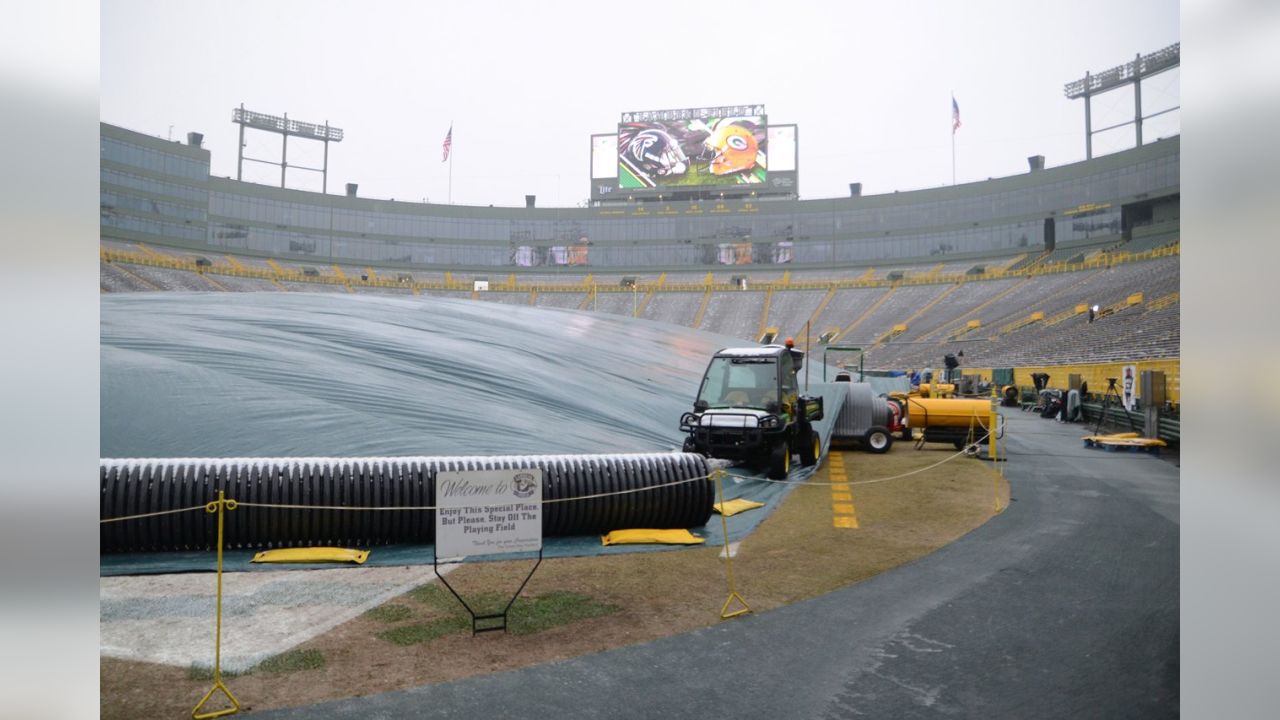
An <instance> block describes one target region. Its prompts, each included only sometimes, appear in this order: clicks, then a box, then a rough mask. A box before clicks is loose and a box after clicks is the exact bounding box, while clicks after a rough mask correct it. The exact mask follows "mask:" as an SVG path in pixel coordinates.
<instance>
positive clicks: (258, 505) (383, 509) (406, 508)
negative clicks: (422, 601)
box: [98, 421, 990, 524]
mask: <svg viewBox="0 0 1280 720" xmlns="http://www.w3.org/2000/svg"><path fill="white" fill-rule="evenodd" d="M979 425H982V423H981V422H980V421H979ZM983 429H986V427H985V426H983ZM989 435H990V433H989V432H988V433H987V434H986V435H983V436H982V437H981V438H979V439H978V440H976V441H975V442H974V443H973V444H975V445H980V444H981V443H982V442H983V441H984V440H986V439H987V437H988V436H989ZM965 454H966V453H965V451H964V450H961V451H960V452H957V453H956V454H954V455H951V456H949V457H946V458H944V459H942V460H939V461H938V462H936V463H934V464H932V465H927V466H925V467H922V468H917V469H915V470H911V471H908V472H905V473H901V474H899V475H892V476H889V477H884V478H875V479H873V480H855V481H851V482H842V483H835V482H816V481H809V480H773V479H770V478H765V477H753V476H748V475H735V474H733V473H729V472H726V473H725V475H727V476H728V477H731V478H735V479H737V480H758V481H761V482H767V483H774V484H778V485H812V486H815V487H829V486H831V485H840V486H845V485H875V484H877V483H883V482H889V481H890V480H901V479H902V478H906V477H911V476H912V475H917V474H919V473H922V472H925V471H926V470H932V469H933V468H936V467H938V466H939V465H943V464H945V463H948V462H951V461H952V460H955V459H956V458H958V457H960V456H962V455H965ZM714 478H715V474H714V473H712V474H711V475H701V476H698V477H693V478H686V479H684V480H677V481H675V482H669V483H663V484H661V485H650V486H649V487H642V488H631V489H628V490H617V491H614V492H604V493H594V494H592V495H578V496H575V497H568V498H554V499H551V500H543V501H542V504H543V505H551V504H554V503H562V502H576V501H579V500H597V499H599V498H605V497H613V496H616V495H630V494H633V493H641V492H649V491H651V490H663V489H666V488H670V487H674V486H676V485H684V484H687V483H692V482H700V481H703V480H711V479H714ZM231 502H234V501H228V503H231ZM237 504H238V506H239V507H246V508H250V507H256V508H275V509H279V510H351V511H356V512H389V511H417V512H423V511H431V510H438V509H439V506H436V505H415V506H397V507H368V506H360V505H284V504H280V503H255V502H239V503H237ZM207 507H208V506H207V505H193V506H191V507H187V508H180V509H177V510H163V511H160V512H154V513H143V514H141V515H125V516H122V517H114V518H106V519H103V520H99V521H98V522H99V523H100V524H102V523H112V522H122V521H125V520H138V519H141V518H147V517H157V516H160V515H172V514H174V513H181V512H189V511H192V510H203V509H206V508H207Z"/></svg>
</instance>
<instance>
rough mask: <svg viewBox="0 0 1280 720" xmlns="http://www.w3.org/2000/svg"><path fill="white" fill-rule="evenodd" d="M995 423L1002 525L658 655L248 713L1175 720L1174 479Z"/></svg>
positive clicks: (1054, 430) (650, 648)
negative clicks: (1003, 478)
mask: <svg viewBox="0 0 1280 720" xmlns="http://www.w3.org/2000/svg"><path fill="white" fill-rule="evenodd" d="M1005 414H1006V417H1007V419H1008V422H1007V433H1006V439H1007V446H1008V448H1009V451H1010V455H1011V457H1010V462H1008V463H1007V464H1006V468H1005V472H1006V475H1007V477H1008V478H1009V480H1010V484H1011V486H1012V495H1013V501H1012V502H1011V503H1010V506H1009V508H1008V509H1007V510H1006V511H1005V512H1004V513H1002V514H1001V515H999V516H997V517H996V518H994V519H992V520H991V521H990V522H988V523H987V524H986V525H984V526H982V527H981V528H978V529H977V530H975V531H974V532H972V533H970V534H969V535H967V536H965V537H963V538H961V539H960V540H958V541H957V542H955V543H953V544H951V545H949V546H947V547H945V548H943V549H941V550H939V551H937V552H935V553H933V554H931V555H929V556H927V557H925V558H922V559H920V560H919V561H916V562H914V563H911V564H908V565H905V566H902V567H899V568H897V569H895V570H892V571H890V572H887V573H884V574H882V575H879V576H877V577H875V578H872V579H870V580H867V581H864V582H861V583H858V584H856V585H851V586H849V587H845V588H842V589H840V590H837V591H835V592H832V593H829V594H827V595H823V596H821V597H817V598H814V599H811V600H807V601H804V602H800V603H796V604H794V605H790V606H787V607H784V608H779V609H777V610H774V611H770V612H766V613H760V614H758V615H752V616H747V617H744V618H740V619H735V620H732V621H727V622H723V623H720V624H717V625H715V626H713V627H709V628H706V629H703V630H699V631H696V632H692V633H687V634H684V635H678V636H674V637H670V638H665V639H663V640H658V641H655V642H650V643H645V644H642V645H636V646H631V647H625V648H620V649H618V650H613V651H609V652H604V653H599V654H595V655H588V656H584V657H580V658H576V659H573V660H568V661H563V662H557V663H552V664H547V665H541V666H537V667H531V668H526V669H523V670H518V671H512V672H504V673H498V674H494V675H488V676H482V677H475V678H470V679H467V680H461V681H457V682H452V683H445V684H440V685H431V686H426V687H420V688H414V689H411V690H405V691H397V692H389V693H385V694H381V695H375V696H369V697H361V698H352V699H347V700H341V701H334V702H327V703H321V704H317V705H311V706H306V707H299V708H288V709H281V710H274V711H265V712H254V713H253V715H254V716H255V717H262V718H316V717H325V718H364V719H377V718H438V717H485V718H537V717H558V718H608V719H609V720H618V719H619V718H652V717H681V718H683V717H702V718H712V717H726V718H855V717H873V718H925V717H982V718H1027V717H1035V718H1071V719H1072V720H1078V719H1079V718H1082V717H1088V718H1111V717H1123V718H1146V717H1150V718H1157V717H1158V718H1167V717H1175V716H1177V714H1178V681H1179V667H1178V649H1179V648H1178V643H1179V631H1178V608H1179V606H1178V534H1179V533H1178V531H1179V526H1178V469H1177V467H1176V466H1175V465H1174V464H1173V463H1170V462H1167V461H1164V460H1161V459H1158V458H1154V457H1151V456H1148V455H1145V454H1135V453H1128V452H1117V453H1112V452H1105V451H1101V450H1092V449H1085V448H1083V447H1082V443H1081V442H1080V437H1081V436H1082V435H1085V434H1090V433H1088V432H1087V430H1088V429H1087V428H1084V427H1083V426H1081V425H1063V424H1060V423H1057V422H1056V421H1053V420H1042V419H1040V418H1039V417H1037V416H1034V415H1031V414H1030V413H1021V412H1019V411H1017V410H1006V411H1005ZM966 462H970V461H966ZM749 545H750V543H747V545H746V546H744V548H743V550H742V552H750V547H749ZM748 600H749V599H748ZM423 662H433V663H436V662H448V658H447V657H430V656H427V655H426V654H425V653H424V657H423ZM297 681H299V682H302V681H304V680H303V678H298V680H297Z"/></svg>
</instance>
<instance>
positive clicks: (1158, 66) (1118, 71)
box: [1062, 43, 1182, 160]
mask: <svg viewBox="0 0 1280 720" xmlns="http://www.w3.org/2000/svg"><path fill="white" fill-rule="evenodd" d="M1181 46H1182V43H1174V44H1172V45H1170V46H1169V47H1166V48H1163V49H1161V50H1157V51H1155V52H1153V53H1151V54H1150V55H1143V54H1141V53H1139V54H1138V55H1137V57H1135V58H1134V60H1133V62H1129V63H1125V64H1123V65H1117V66H1115V67H1113V68H1111V69H1110V70H1104V71H1102V72H1100V73H1098V74H1097V75H1093V74H1090V73H1088V72H1085V74H1084V79H1082V80H1075V81H1072V82H1069V83H1067V84H1066V85H1064V86H1063V88H1062V91H1063V94H1065V95H1066V96H1067V98H1068V99H1070V100H1075V99H1076V98H1080V97H1082V98H1084V154H1085V158H1086V159H1089V160H1091V159H1093V136H1094V134H1095V133H1100V132H1105V131H1107V130H1114V129H1115V128H1118V127H1124V126H1125V125H1129V124H1130V123H1132V124H1133V126H1134V134H1135V136H1136V137H1137V140H1138V146H1139V147H1141V146H1142V121H1143V120H1149V119H1151V118H1153V117H1156V116H1157V115H1163V114H1165V113H1167V112H1171V111H1173V110H1177V109H1178V107H1179V106H1177V105H1175V106H1173V107H1171V108H1166V109H1164V110H1161V111H1160V112H1157V113H1152V114H1150V115H1146V116H1143V114H1142V81H1143V80H1145V79H1146V78H1149V77H1151V76H1152V75H1157V74H1159V73H1162V72H1164V71H1165V70H1172V69H1173V68H1176V67H1178V63H1179V58H1180V55H1181V52H1180V48H1181ZM1129 83H1133V120H1127V121H1125V122H1122V123H1116V124H1115V125H1111V126H1109V127H1104V128H1101V129H1099V130H1094V129H1093V120H1092V117H1091V108H1090V104H1089V98H1091V97H1093V96H1094V95H1098V94H1101V93H1104V92H1106V91H1108V90H1114V89H1115V88H1118V87H1122V86H1124V85H1128V84H1129Z"/></svg>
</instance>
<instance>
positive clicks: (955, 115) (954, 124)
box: [445, 95, 960, 147]
mask: <svg viewBox="0 0 1280 720" xmlns="http://www.w3.org/2000/svg"><path fill="white" fill-rule="evenodd" d="M959 127H960V106H959V105H957V104H956V96H955V95H952V96H951V134H952V135H955V134H956V129H958V128H959ZM445 146H446V147H448V141H446V142H445Z"/></svg>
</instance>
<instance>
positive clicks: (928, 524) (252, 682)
mask: <svg viewBox="0 0 1280 720" xmlns="http://www.w3.org/2000/svg"><path fill="white" fill-rule="evenodd" d="M934 447H938V448H939V449H936V450H935V449H927V450H922V451H916V450H913V449H912V448H910V447H908V446H906V445H905V444H903V445H898V446H895V447H894V448H893V450H892V451H891V452H889V453H887V454H884V455H867V454H865V453H860V452H845V453H843V458H844V465H845V468H846V474H847V477H848V479H849V481H850V482H851V483H852V484H851V486H850V488H849V492H850V494H851V495H852V504H853V506H854V514H855V517H856V519H857V524H858V528H857V529H847V528H840V527H835V526H834V525H833V509H832V503H833V498H832V489H831V487H830V486H829V485H823V484H820V483H830V482H832V478H831V476H830V474H829V468H830V465H829V464H825V463H824V466H823V467H822V468H821V469H820V470H819V471H818V472H817V473H815V474H814V476H813V477H812V478H811V481H812V482H813V483H815V484H813V485H805V486H801V487H798V488H796V489H795V490H794V491H793V492H792V493H791V494H790V495H789V496H788V497H787V499H786V500H785V501H784V502H783V504H782V505H781V507H779V508H778V509H777V510H776V511H775V512H774V513H773V514H772V515H771V516H770V517H769V518H768V519H766V520H765V521H764V522H763V523H761V525H760V527H759V528H757V530H756V531H755V532H754V533H753V534H752V535H751V536H749V537H748V538H746V539H745V540H744V541H743V542H742V543H741V545H740V546H739V547H738V550H737V555H736V557H735V558H734V560H733V568H734V575H735V577H736V579H737V583H738V592H739V594H740V595H741V596H742V597H743V598H745V599H746V601H747V602H748V603H749V604H750V606H751V608H752V609H753V610H754V611H756V612H762V611H766V610H770V609H772V608H776V607H779V606H781V605H786V604H789V603H793V602H796V601H798V600H802V599H805V598H809V597H814V596H816V595H820V594H822V593H826V592H829V591H831V590H835V589H837V588H839V587H842V586H844V585H848V584H849V583H853V582H857V581H859V580H863V579H865V578H868V577H871V576H872V575H875V574H877V573H880V572H884V571H885V570H888V569H890V568H893V567H896V566H898V565H901V564H903V563H906V562H910V561H911V560H915V559H916V558H919V557H921V556H923V555H925V554H927V553H929V552H932V551H933V550H936V549H938V548H940V547H942V546H943V545H946V544H947V543H950V542H952V541H954V540H955V539H957V538H959V537H960V536H962V535H964V534H965V533H967V532H969V531H971V530H973V529H974V528H976V527H978V526H979V525H981V524H983V523H984V522H986V521H987V520H988V519H989V518H990V517H992V515H993V514H994V513H995V511H996V507H997V504H998V505H999V507H1005V506H1007V505H1008V502H1009V494H1008V485H1007V484H1006V483H1005V482H1004V480H1003V479H1001V478H999V477H998V476H997V475H996V474H995V473H994V472H993V471H992V469H991V466H990V465H989V464H983V463H981V462H980V461H977V460H972V459H968V458H960V459H957V460H955V461H953V462H949V463H947V464H945V465H942V466H940V467H938V468H935V469H932V470H928V471H926V472H922V473H919V474H916V475H912V476H910V477H907V478H903V479H897V480H891V481H888V482H874V483H868V484H862V483H867V481H869V480H876V479H880V478H886V477H890V476H896V475H899V474H902V473H905V472H910V471H912V470H918V469H920V468H923V467H926V466H928V465H931V464H933V463H936V462H938V461H939V460H941V459H943V458H945V457H947V456H948V455H950V454H953V453H954V451H953V450H952V449H951V448H950V447H945V448H943V447H942V446H934ZM715 521H716V519H715V518H713V522H715ZM720 553H721V548H719V547H698V548H694V549H688V550H680V551H675V552H658V553H636V554H629V555H611V556H607V557H589V558H565V559H555V560H548V561H546V562H544V563H543V565H542V567H541V568H540V569H539V570H538V572H537V573H536V574H535V575H534V577H533V579H532V580H531V581H530V582H529V585H528V586H527V587H526V588H525V590H524V593H523V594H522V595H521V598H520V599H519V600H517V601H516V606H515V607H513V608H512V613H513V617H512V627H511V630H512V632H510V633H509V634H503V633H485V634H481V635H478V636H475V637H472V636H471V634H470V632H469V628H470V622H469V619H466V618H465V616H463V615H460V614H459V610H460V608H459V607H458V606H457V602H456V601H455V600H454V599H453V598H452V596H450V595H448V594H447V592H444V591H442V589H440V588H437V587H436V586H435V585H434V584H432V585H428V586H423V587H421V588H418V589H415V590H414V591H411V592H409V593H406V594H405V595H402V596H400V597H398V598H395V599H394V600H392V601H390V602H388V603H386V604H385V605H383V606H382V607H380V608H376V609H375V610H373V611H370V612H368V613H366V614H364V615H362V616H360V617H358V618H356V619H354V620H351V621H350V622H347V623H344V624H342V625H339V626H338V627H336V628H334V629H333V630H331V631H330V632H328V633H325V634H324V635H321V636H319V637H317V638H314V639H313V640H311V641H309V642H306V643H304V644H303V645H302V646H300V647H299V648H296V649H295V650H292V651H290V653H287V655H290V658H289V661H280V662H275V663H271V662H268V663H264V664H263V666H260V667H259V668H257V669H255V670H253V671H252V672H249V673H247V674H244V675H240V676H236V677H234V678H225V680H226V683H227V685H228V687H230V688H231V689H232V692H234V693H235V694H236V696H237V697H238V698H239V699H240V701H241V703H242V704H243V706H245V707H251V708H258V709H264V708H274V707H285V706H293V705H305V704H308V703H313V702H319V701H322V700H331V699H337V698H344V697H353V696H360V695H368V694H373V693H380V692H386V691H388V690H397V689H403V688H408V687H415V686H418V685H426V684H431V683H439V682H446V681H450V680H457V679H460V678H465V677H470V676H473V675H480V674H485V673H491V672H496V671H501V670H511V669H515V668H520V667H525V666H529V665H536V664H540V663H545V662H550V661H554V660H561V659H566V658H572V657H577V656H580V655H585V654H589V653H594V652H600V651H603V650H608V649H611V648H615V647H620V646H623V645H629V644H632V643H638V642H645V641H649V640H655V639H658V638H661V637H666V636H668V635H673V634H676V633H681V632H687V631H689V630H694V629H697V628H701V627H706V626H708V625H712V624H715V623H716V622H719V621H720V619H719V612H720V608H721V606H722V605H723V604H724V602H725V599H726V598H727V597H728V585H727V581H726V574H725V565H724V560H723V559H722V558H721V557H720ZM531 563H532V561H515V562H495V563H476V564H471V565H464V566H462V567H460V568H459V569H457V570H455V571H454V572H453V573H452V574H450V575H449V580H450V583H452V584H453V586H454V587H455V588H456V589H457V590H458V591H459V592H460V593H461V594H462V595H463V597H466V598H468V601H469V602H470V601H471V599H473V598H474V599H476V600H477V601H478V602H479V604H480V605H481V606H482V607H479V608H477V610H478V611H485V610H490V609H500V607H501V605H502V604H505V601H506V599H507V598H509V597H510V594H511V593H512V592H514V591H515V589H516V588H517V587H518V586H519V584H520V581H521V580H522V579H523V577H524V575H525V573H527V572H528V570H529V567H530V566H531ZM504 596H505V597H504ZM517 608H523V610H519V611H518V609H517ZM521 612H523V613H524V615H521V614H520V613H521ZM460 618H461V619H460ZM566 619H567V620H568V622H567V623H563V622H562V621H564V620H566ZM224 632H227V633H232V632H235V628H234V626H228V627H227V628H225V629H224ZM211 650H212V649H211ZM300 658H305V662H300V661H297V660H298V659H300ZM209 685H210V680H209V678H208V674H207V671H206V672H205V673H201V672H198V671H194V672H193V671H192V670H189V669H183V668H174V667H168V666H163V665H154V664H149V663H140V662H130V661H126V660H116V659H110V658H104V659H103V660H102V662H101V700H102V702H101V710H102V717H104V718H135V717H184V716H186V715H188V714H189V713H190V711H191V708H192V706H194V704H195V702H196V701H197V700H199V698H200V697H201V695H203V694H204V692H205V691H206V690H208V688H209Z"/></svg>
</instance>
